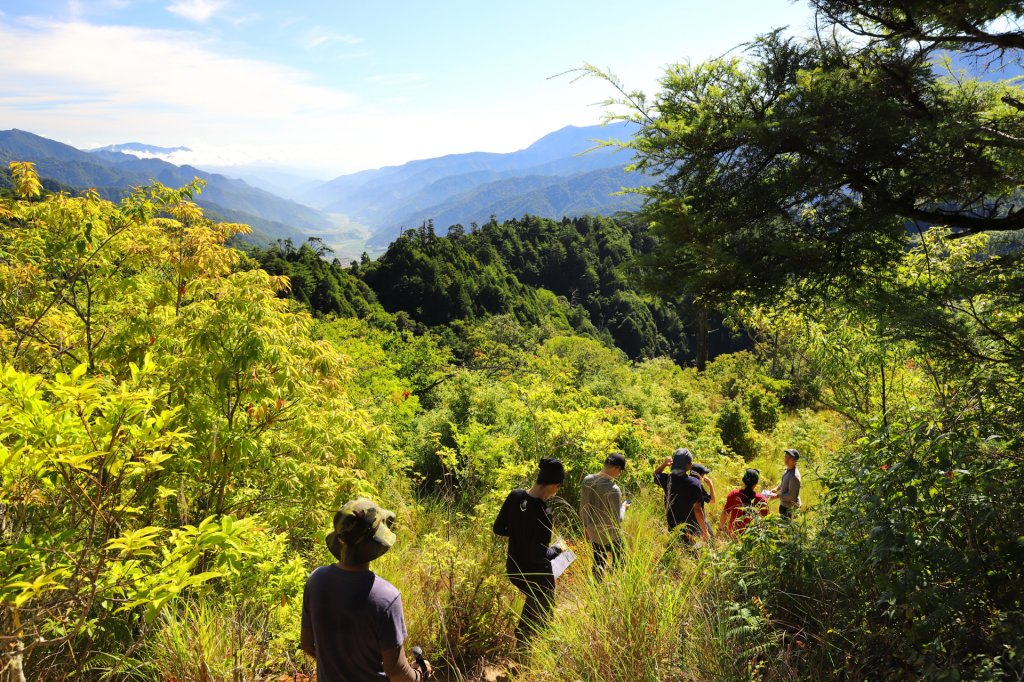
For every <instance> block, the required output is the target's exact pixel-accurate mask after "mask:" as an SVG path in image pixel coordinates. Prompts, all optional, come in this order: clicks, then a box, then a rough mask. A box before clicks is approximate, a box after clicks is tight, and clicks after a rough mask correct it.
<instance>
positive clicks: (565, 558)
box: [551, 549, 576, 580]
mask: <svg viewBox="0 0 1024 682" xmlns="http://www.w3.org/2000/svg"><path fill="white" fill-rule="evenodd" d="M574 561H576V553H575V552H573V551H572V550H571V549H566V550H564V551H563V552H562V553H561V554H559V555H558V556H556V557H555V558H554V559H552V560H551V573H552V575H554V576H555V579H556V580H557V579H558V577H559V576H561V575H562V574H563V573H565V569H567V568H569V566H570V565H572V562H574Z"/></svg>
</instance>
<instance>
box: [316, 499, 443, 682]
mask: <svg viewBox="0 0 1024 682" xmlns="http://www.w3.org/2000/svg"><path fill="white" fill-rule="evenodd" d="M394 518H395V515H394V513H392V512H390V511H388V510H386V509H381V508H380V507H379V506H377V505H376V504H375V503H373V502H371V501H370V500H367V499H356V500H352V501H351V502H347V503H346V504H345V506H344V507H342V508H341V511H339V512H338V513H337V514H335V515H334V532H332V533H330V534H328V535H327V548H328V549H329V550H330V552H331V554H333V555H334V557H335V558H336V559H337V560H338V563H336V564H331V565H329V566H321V567H320V568H318V569H316V570H315V571H313V573H312V575H310V576H309V579H308V580H307V581H306V588H305V590H304V591H303V594H302V630H301V634H300V646H301V647H302V650H303V651H305V652H306V653H307V654H309V655H310V656H313V657H315V658H316V672H317V680H319V681H320V682H370V681H371V680H380V681H382V682H383V680H389V681H390V682H422V680H424V679H425V678H426V677H428V676H429V675H430V671H431V668H430V664H429V663H427V662H426V661H422V659H419V660H420V661H422V667H421V668H420V669H419V670H415V669H413V667H412V666H411V665H409V662H408V661H407V660H406V658H405V647H404V646H403V644H404V641H405V636H406V632H405V617H404V614H403V612H402V596H401V594H399V592H398V590H397V589H395V586H394V585H392V584H391V583H389V582H388V581H387V580H384V578H381V577H380V576H379V575H376V574H374V572H373V571H371V570H370V562H371V561H373V560H374V559H376V558H377V557H379V556H381V555H382V554H384V553H385V552H387V551H388V550H389V549H390V548H391V545H392V544H394V542H395V534H394V533H393V532H391V529H390V528H389V526H390V524H391V522H392V521H393V520H394Z"/></svg>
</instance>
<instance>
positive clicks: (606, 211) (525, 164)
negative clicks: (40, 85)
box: [0, 124, 649, 258]
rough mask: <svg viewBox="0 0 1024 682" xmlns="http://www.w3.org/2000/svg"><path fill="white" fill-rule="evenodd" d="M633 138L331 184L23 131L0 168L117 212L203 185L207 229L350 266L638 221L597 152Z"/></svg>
mask: <svg viewBox="0 0 1024 682" xmlns="http://www.w3.org/2000/svg"><path fill="white" fill-rule="evenodd" d="M633 131H634V128H633V127H631V126H628V125H625V124H617V125H611V126H590V127H583V128H579V127H574V126H568V127H566V128H562V129H561V130H558V131H556V132H554V133H551V134H549V135H546V136H545V137H543V138H541V139H540V140H538V141H537V142H535V143H533V144H532V145H530V146H529V147H527V148H526V149H522V150H520V151H516V152H512V153H508V154H497V153H489V152H472V153H468V154H452V155H448V156H442V157H438V158H434V159H422V160H417V161H410V162H409V163H405V164H403V165H401V166H389V167H386V168H378V169H375V170H367V171H361V172H359V173H353V174H351V175H343V176H341V177H338V178H335V179H334V180H330V181H328V182H321V181H311V180H309V178H306V177H302V176H300V175H296V174H294V173H288V172H284V171H281V170H279V169H274V168H270V167H265V166H264V167H245V168H237V167H233V168H226V167H222V168H220V169H215V170H221V171H223V173H213V172H208V171H204V170H200V169H198V168H195V167H194V166H188V165H184V166H177V165H174V164H172V163H168V162H167V161H164V160H162V159H161V158H157V157H170V156H172V155H173V154H174V153H176V152H187V151H189V150H188V148H187V147H157V146H154V145H147V144H143V143H139V142H129V143H124V144H116V145H109V146H106V147H101V148H99V149H93V150H91V151H82V150H79V149H75V148H74V147H71V146H68V145H66V144H62V143H60V142H55V141H53V140H49V139H47V138H44V137H40V136H38V135H33V134H32V133H28V132H25V131H22V130H7V131H0V163H2V164H3V165H4V166H6V164H7V162H8V161H33V162H35V164H36V168H37V169H38V171H39V174H40V176H41V177H42V178H46V179H49V180H52V181H54V182H55V183H57V184H58V185H59V186H64V187H71V188H76V189H84V188H87V187H94V188H96V189H97V190H98V191H99V192H100V193H101V194H102V195H103V196H105V197H107V198H109V199H115V200H116V199H118V198H119V197H120V196H122V195H123V194H124V192H125V191H126V190H127V189H128V188H130V187H133V186H137V185H143V184H148V183H150V182H152V181H154V180H155V181H158V182H161V183H163V184H165V185H168V186H171V187H179V186H181V185H184V184H186V183H188V182H191V181H192V179H193V178H194V177H200V178H203V179H204V180H206V182H207V185H206V188H205V189H204V190H203V192H202V194H200V195H199V197H198V198H197V203H199V204H200V205H201V206H203V207H204V208H205V209H206V211H207V213H208V214H209V215H210V216H211V217H212V218H215V219H220V220H229V221H232V222H243V223H248V224H249V225H251V226H252V227H253V230H254V235H253V237H252V238H251V241H254V242H257V243H268V242H272V241H274V240H276V239H291V240H293V241H296V242H298V241H303V240H304V239H305V238H306V237H307V236H311V235H316V236H319V237H321V238H322V239H324V241H325V242H327V243H328V244H330V245H331V246H334V247H335V248H337V249H338V250H339V254H338V255H339V256H341V257H343V258H348V257H350V256H353V255H358V254H359V252H360V251H362V250H364V249H365V250H368V251H370V252H371V253H375V252H380V251H382V250H383V249H384V248H385V247H386V246H387V245H388V244H389V243H391V241H393V240H394V238H395V237H396V236H398V234H399V233H400V231H401V230H402V229H403V228H414V227H418V226H419V225H420V224H422V223H423V222H425V221H428V220H430V221H433V222H434V224H435V226H436V228H437V229H438V230H439V231H441V232H442V233H443V232H444V231H445V230H446V229H447V228H448V227H450V226H451V225H454V224H462V225H463V226H465V227H468V226H469V225H470V224H471V223H474V222H475V223H485V222H487V221H488V220H489V219H490V218H491V217H492V216H493V217H495V218H496V219H497V220H499V221H504V220H509V219H514V218H521V217H522V216H523V215H525V214H531V215H536V216H540V217H544V218H554V219H560V218H562V217H564V216H569V217H573V216H583V215H587V214H590V215H612V214H615V213H617V212H619V211H628V210H633V209H636V208H637V207H638V206H639V204H640V199H639V197H638V196H637V195H635V194H625V195H622V194H617V193H618V192H619V190H621V189H623V188H626V187H637V186H640V185H644V184H648V183H649V180H648V179H647V178H645V177H644V176H643V175H641V174H639V173H627V172H626V170H625V167H626V165H627V164H629V163H630V162H631V161H632V155H631V153H629V152H627V151H621V150H617V149H614V148H596V149H594V147H595V146H596V141H597V140H604V139H609V138H618V139H628V138H629V137H630V136H631V135H632V133H633ZM587 150H591V151H589V152H588V151H587ZM584 152H587V153H584ZM229 175H243V176H244V177H245V180H239V179H233V178H232V177H229ZM284 197H288V198H284ZM332 214H333V215H332Z"/></svg>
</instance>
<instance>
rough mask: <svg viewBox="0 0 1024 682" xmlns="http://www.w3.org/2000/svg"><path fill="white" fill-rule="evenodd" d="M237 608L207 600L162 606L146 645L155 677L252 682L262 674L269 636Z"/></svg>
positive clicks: (148, 664)
mask: <svg viewBox="0 0 1024 682" xmlns="http://www.w3.org/2000/svg"><path fill="white" fill-rule="evenodd" d="M251 621H252V619H251V618H250V617H248V615H247V614H245V613H243V612H242V611H240V610H232V611H228V610H225V609H223V608H220V607H218V606H217V605H214V604H211V603H209V602H207V601H197V602H194V603H185V604H184V605H183V606H182V607H181V608H180V609H177V610H172V609H169V610H167V611H164V612H163V614H162V615H161V617H160V621H159V624H158V626H157V628H156V629H155V631H154V632H153V633H152V636H151V638H150V640H149V643H148V646H147V648H146V652H145V653H146V657H145V658H146V667H147V668H149V669H151V670H152V672H153V673H155V676H156V678H157V679H161V680H174V681H178V680H180V681H184V680H189V681H191V682H250V681H255V680H258V679H261V677H262V673H263V672H264V670H263V668H264V665H265V662H266V660H267V646H266V642H267V638H266V637H263V636H261V633H260V628H256V627H253V625H254V624H253V623H252V622H251Z"/></svg>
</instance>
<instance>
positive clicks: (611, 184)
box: [370, 166, 648, 246]
mask: <svg viewBox="0 0 1024 682" xmlns="http://www.w3.org/2000/svg"><path fill="white" fill-rule="evenodd" d="M647 182H648V181H647V180H645V179H644V177H643V176H642V175H639V174H637V173H627V172H626V171H625V169H624V167H622V166H619V167H616V168H603V169H599V170H594V171H589V172H585V173H577V174H575V175H572V176H569V177H558V176H545V175H530V176H526V177H517V178H508V179H502V180H497V181H494V182H490V183H486V184H483V185H480V186H478V187H476V188H473V189H470V190H468V191H464V192H461V193H459V194H457V195H455V196H453V197H452V198H451V199H449V200H447V201H445V202H443V203H440V204H437V205H434V206H428V207H425V208H422V209H418V210H415V211H413V212H410V213H408V214H406V215H405V217H404V218H402V219H398V220H395V221H394V222H393V224H394V225H396V227H393V228H380V229H379V230H377V231H376V232H375V233H374V236H373V238H372V239H371V240H370V244H372V245H375V246H385V245H387V244H388V243H390V242H391V241H392V240H393V239H394V238H395V237H397V236H398V234H399V233H400V231H401V229H402V228H403V227H404V228H410V227H416V226H418V225H420V224H421V223H422V222H423V221H425V220H433V221H434V224H435V226H437V227H438V228H439V229H440V230H441V231H442V232H443V231H444V229H445V228H447V227H448V226H450V225H453V224H455V223H462V224H463V225H466V226H468V225H469V223H471V222H476V223H485V222H487V221H488V220H489V219H490V217H491V216H492V215H493V216H495V217H496V218H497V219H498V220H499V221H502V220H511V219H515V218H520V217H522V216H523V215H527V214H529V215H536V216H541V217H546V218H561V217H563V216H582V215H611V214H614V213H617V212H619V211H627V210H633V209H636V208H638V207H639V206H640V201H641V200H640V197H639V196H637V195H635V194H627V195H618V196H617V195H616V193H617V192H619V191H620V190H621V189H622V188H624V187H637V186H640V185H643V184H646V183H647Z"/></svg>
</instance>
